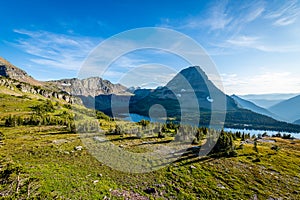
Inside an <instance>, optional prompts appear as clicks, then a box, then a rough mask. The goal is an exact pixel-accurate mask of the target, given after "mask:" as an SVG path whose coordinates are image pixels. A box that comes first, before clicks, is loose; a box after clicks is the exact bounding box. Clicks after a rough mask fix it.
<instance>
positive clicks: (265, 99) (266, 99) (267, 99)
mask: <svg viewBox="0 0 300 200" xmlns="http://www.w3.org/2000/svg"><path fill="white" fill-rule="evenodd" d="M297 95H298V94H295V93H289V94H280V93H276V94H248V95H239V97H241V98H243V99H245V100H248V101H251V102H253V103H255V104H256V105H258V106H260V107H263V108H267V109H268V108H269V107H271V106H274V105H276V104H277V103H280V102H281V101H284V100H287V99H290V98H292V97H294V96H297Z"/></svg>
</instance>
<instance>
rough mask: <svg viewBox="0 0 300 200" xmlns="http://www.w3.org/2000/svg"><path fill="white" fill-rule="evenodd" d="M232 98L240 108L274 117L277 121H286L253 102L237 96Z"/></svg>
mask: <svg viewBox="0 0 300 200" xmlns="http://www.w3.org/2000/svg"><path fill="white" fill-rule="evenodd" d="M231 97H232V98H233V99H234V100H235V102H236V103H237V105H238V106H239V107H240V108H244V109H248V110H251V111H253V112H256V113H259V114H262V115H266V116H269V117H272V118H274V119H277V120H284V119H283V118H281V117H280V116H277V115H275V114H274V113H272V112H270V111H269V110H267V109H265V108H262V107H260V106H258V105H256V104H255V103H252V102H251V101H248V100H245V99H243V98H241V97H239V96H236V95H231Z"/></svg>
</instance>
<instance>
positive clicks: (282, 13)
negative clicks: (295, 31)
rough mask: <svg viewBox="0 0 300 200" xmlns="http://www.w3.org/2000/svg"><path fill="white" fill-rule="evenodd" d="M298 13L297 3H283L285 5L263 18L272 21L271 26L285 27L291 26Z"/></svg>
mask: <svg viewBox="0 0 300 200" xmlns="http://www.w3.org/2000/svg"><path fill="white" fill-rule="evenodd" d="M299 12H300V7H299V5H298V1H297V0H294V1H285V3H284V4H283V5H281V6H279V7H277V8H275V9H274V10H273V11H271V12H270V13H268V14H267V15H266V16H265V18H267V19H272V20H274V22H273V25H275V26H287V25H290V24H293V23H294V22H295V21H296V20H297V18H298V16H299Z"/></svg>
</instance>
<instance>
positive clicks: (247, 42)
mask: <svg viewBox="0 0 300 200" xmlns="http://www.w3.org/2000/svg"><path fill="white" fill-rule="evenodd" d="M220 46H223V47H237V48H239V47H240V48H241V47H243V48H250V49H256V50H260V51H264V52H280V53H284V52H296V51H300V47H299V45H274V44H272V45H271V44H264V43H263V41H262V39H261V38H259V37H251V36H238V37H235V38H231V39H228V40H227V41H226V43H225V44H221V45H220Z"/></svg>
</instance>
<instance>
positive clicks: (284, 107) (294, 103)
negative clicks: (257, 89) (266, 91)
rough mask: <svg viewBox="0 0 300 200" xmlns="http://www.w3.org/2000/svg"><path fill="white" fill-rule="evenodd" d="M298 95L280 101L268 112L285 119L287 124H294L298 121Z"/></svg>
mask: <svg viewBox="0 0 300 200" xmlns="http://www.w3.org/2000/svg"><path fill="white" fill-rule="evenodd" d="M299 108H300V95H298V96H295V97H292V98H290V99H288V100H285V101H282V102H280V103H278V104H276V105H274V106H272V107H270V108H269V110H270V111H271V112H273V113H275V114H276V115H280V116H282V117H284V118H285V119H287V120H288V121H289V122H294V121H295V120H298V119H300V109H299Z"/></svg>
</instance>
